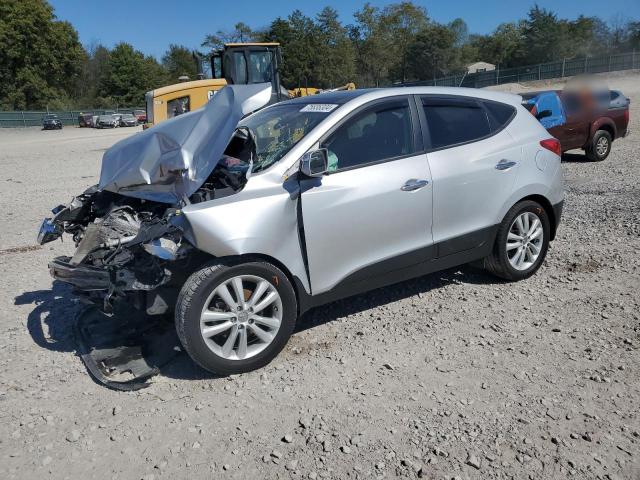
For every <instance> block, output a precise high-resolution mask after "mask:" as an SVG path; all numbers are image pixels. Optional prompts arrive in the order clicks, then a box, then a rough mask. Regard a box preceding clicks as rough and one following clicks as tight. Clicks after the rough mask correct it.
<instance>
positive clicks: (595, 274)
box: [0, 74, 640, 479]
mask: <svg viewBox="0 0 640 480" xmlns="http://www.w3.org/2000/svg"><path fill="white" fill-rule="evenodd" d="M610 84H611V86H612V87H617V88H621V89H622V90H624V91H625V93H627V95H629V96H630V97H631V99H632V113H631V118H632V127H631V128H632V133H631V135H630V136H628V137H627V138H625V139H622V140H619V141H616V142H615V143H614V146H613V152H612V154H611V156H610V157H609V158H608V159H607V160H606V161H605V162H603V163H586V162H585V161H584V158H583V156H582V154H581V152H576V153H575V154H569V155H566V156H565V162H564V164H563V169H564V171H565V175H566V186H567V199H566V207H565V208H566V210H565V215H564V219H563V223H562V225H561V228H560V231H559V235H558V238H557V240H556V241H555V242H554V243H553V244H552V246H551V249H550V252H549V255H548V257H547V261H546V263H545V265H544V266H543V268H542V269H541V271H540V272H539V273H538V274H537V275H535V276H534V277H533V278H531V279H529V280H527V281H524V282H521V283H517V284H506V283H502V282H498V281H496V280H494V279H493V278H492V277H490V276H488V275H486V274H484V273H483V272H482V271H479V270H475V269H473V268H470V267H464V268H461V269H454V270H449V271H446V272H442V273H439V274H435V275H430V276H427V277H424V278H421V279H418V280H415V281H409V282H405V283H402V284H399V285H396V286H394V287H391V288H386V289H382V290H377V291H375V292H372V293H369V294H366V295H361V296H358V297H355V298H351V299H348V300H344V301H341V302H338V303H335V304H331V305H329V306H327V307H325V308H321V309H318V310H316V311H314V312H311V313H310V314H308V315H306V316H305V317H304V318H303V319H302V321H301V324H300V327H299V331H298V332H297V333H296V334H295V335H294V337H293V338H292V339H291V341H290V343H289V345H288V347H287V348H286V350H285V351H284V352H283V353H282V354H281V355H280V356H279V357H278V358H277V359H276V360H275V361H274V362H273V363H272V364H271V365H269V366H268V367H266V368H264V369H263V370H260V371H257V372H254V373H250V374H246V375H242V376H236V377H231V378H212V377H211V376H210V375H208V374H206V372H204V371H202V370H200V369H198V368H197V367H195V366H194V365H193V364H192V363H191V362H190V361H189V359H188V358H186V357H185V356H181V357H179V358H178V359H177V360H176V361H174V362H173V363H172V364H170V365H169V366H168V367H167V368H165V369H164V371H163V372H162V375H160V376H157V377H156V378H155V381H154V383H153V385H151V386H150V387H149V388H147V389H145V390H142V391H139V392H134V393H118V392H114V391H111V390H107V389H105V388H104V387H101V386H99V385H97V384H96V383H94V382H93V381H92V380H91V378H90V377H89V376H88V375H87V373H86V371H85V369H84V367H83V365H82V363H81V361H80V359H79V358H78V357H77V356H76V355H75V353H74V349H75V342H74V339H73V335H72V330H71V328H72V324H73V319H74V314H75V312H77V310H78V308H79V307H78V305H76V304H75V303H74V302H73V300H72V298H71V296H70V295H69V290H68V289H66V288H64V287H61V286H58V285H56V286H55V287H54V289H53V291H52V281H51V278H50V277H49V274H48V271H47V268H46V264H47V261H48V260H49V259H51V258H52V257H53V256H55V255H60V254H65V253H68V252H70V250H71V249H72V245H71V242H69V241H67V242H65V243H59V242H56V243H53V244H49V245H46V246H44V247H42V248H41V247H37V246H35V234H36V230H37V227H38V225H39V222H40V220H41V218H42V217H43V216H45V215H46V214H47V213H48V209H49V208H51V207H52V206H54V205H56V204H58V203H61V202H66V201H68V200H69V199H70V197H71V196H72V195H73V194H76V193H79V192H80V191H82V190H83V189H84V188H85V187H86V186H88V185H90V184H93V183H95V182H97V179H98V175H99V165H100V158H101V156H102V153H103V151H104V150H105V149H106V148H107V147H109V146H110V145H111V144H113V143H114V142H115V141H117V140H119V139H121V138H123V137H125V136H126V135H129V134H131V133H132V130H127V129H124V128H122V129H118V130H115V131H96V130H81V129H77V128H65V129H64V130H63V131H61V132H58V131H50V132H49V131H48V132H41V131H39V130H36V129H34V130H30V129H27V130H15V131H6V130H5V131H0V146H1V148H0V167H1V168H0V184H1V185H2V189H1V191H0V195H1V197H0V198H1V202H2V205H3V207H4V208H3V209H2V211H1V212H0V221H1V225H2V230H1V232H2V233H1V234H0V276H1V277H2V279H3V287H4V288H3V289H2V292H1V295H2V296H1V297H0V306H1V311H0V478H3V479H14V478H15V479H26V478H56V479H62V478H73V479H75V478H126V479H140V478H146V479H151V478H155V479H162V478H167V479H177V478H193V479H195V478H263V477H264V478H309V479H314V478H372V477H385V478H393V477H408V478H414V477H423V478H433V479H440V478H447V479H449V478H461V479H464V478H483V479H484V478H517V479H522V478H532V479H534V478H535V479H538V478H549V479H555V478H564V477H572V478H589V479H591V478H608V479H613V478H618V479H621V478H627V479H632V478H635V479H637V478H640V449H639V448H638V447H639V445H640V417H639V414H640V382H639V380H640V374H639V372H640V358H639V357H638V348H639V347H640V313H639V306H640V213H639V212H640V187H639V186H638V184H639V183H640V162H639V159H638V156H639V154H640V133H639V132H638V127H637V125H638V119H639V118H640V108H638V107H639V106H640V75H638V74H628V75H625V76H617V77H615V78H612V79H611V81H610Z"/></svg>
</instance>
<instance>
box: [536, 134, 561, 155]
mask: <svg viewBox="0 0 640 480" xmlns="http://www.w3.org/2000/svg"><path fill="white" fill-rule="evenodd" d="M540 146H541V147H542V148H546V149H547V150H549V151H550V152H553V153H555V154H556V155H558V156H559V157H560V156H562V146H561V145H560V140H558V139H557V138H547V139H545V140H540Z"/></svg>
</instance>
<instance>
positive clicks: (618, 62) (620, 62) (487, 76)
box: [404, 51, 640, 88]
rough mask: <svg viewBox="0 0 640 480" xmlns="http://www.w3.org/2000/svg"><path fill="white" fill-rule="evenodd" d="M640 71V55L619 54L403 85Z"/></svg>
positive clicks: (481, 84) (462, 84)
mask: <svg viewBox="0 0 640 480" xmlns="http://www.w3.org/2000/svg"><path fill="white" fill-rule="evenodd" d="M637 68H640V52H635V51H634V52H628V53H616V54H612V55H602V56H599V57H583V58H571V59H563V60H559V61H557V62H550V63H541V64H538V65H528V66H525V67H516V68H502V69H501V68H499V66H498V68H496V69H495V70H490V71H486V72H477V73H467V74H459V75H453V76H450V77H443V78H436V79H434V80H424V81H418V82H408V83H404V85H405V86H412V85H426V86H438V87H471V88H482V87H488V86H491V85H501V84H503V83H521V82H530V81H532V80H549V79H553V78H563V77H573V76H576V75H582V74H585V73H603V72H616V71H621V70H634V69H637Z"/></svg>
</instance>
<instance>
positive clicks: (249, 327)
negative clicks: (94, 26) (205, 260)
mask: <svg viewBox="0 0 640 480" xmlns="http://www.w3.org/2000/svg"><path fill="white" fill-rule="evenodd" d="M281 322H282V299H281V298H280V294H279V293H278V291H277V290H276V288H275V287H274V286H273V285H272V284H271V283H270V282H268V281H267V280H265V279H264V278H261V277H258V276H255V275H238V276H235V277H232V278H230V279H228V280H225V281H224V282H223V283H221V284H220V285H218V286H217V287H216V288H215V289H214V290H213V292H212V293H211V295H209V298H207V301H206V302H205V304H204V308H203V309H202V313H201V315H200V333H201V334H202V338H203V339H204V341H205V343H206V345H207V346H208V347H209V349H210V350H211V351H212V352H213V353H215V354H216V355H218V356H220V357H222V358H224V359H227V360H245V359H247V358H250V357H253V356H254V355H257V354H258V353H260V352H261V351H263V350H264V349H265V348H267V347H268V346H269V345H270V344H271V342H272V341H273V339H274V338H275V337H276V334H277V333H278V329H279V328H280V324H281Z"/></svg>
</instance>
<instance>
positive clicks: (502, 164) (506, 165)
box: [496, 158, 518, 170]
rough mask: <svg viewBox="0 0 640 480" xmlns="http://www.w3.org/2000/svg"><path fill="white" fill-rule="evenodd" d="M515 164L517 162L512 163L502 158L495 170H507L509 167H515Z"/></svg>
mask: <svg viewBox="0 0 640 480" xmlns="http://www.w3.org/2000/svg"><path fill="white" fill-rule="evenodd" d="M517 164H518V162H512V161H509V160H505V159H504V158H503V159H502V160H500V161H499V162H498V163H497V164H496V170H509V169H510V168H511V167H515V166H516V165H517Z"/></svg>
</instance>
